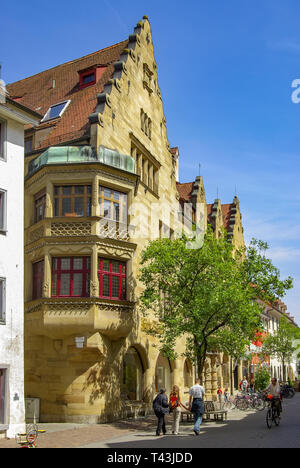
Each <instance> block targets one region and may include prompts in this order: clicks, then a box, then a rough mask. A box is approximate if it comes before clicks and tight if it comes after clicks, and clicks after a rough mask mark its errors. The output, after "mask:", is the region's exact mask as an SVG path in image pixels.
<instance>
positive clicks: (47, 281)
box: [43, 249, 51, 297]
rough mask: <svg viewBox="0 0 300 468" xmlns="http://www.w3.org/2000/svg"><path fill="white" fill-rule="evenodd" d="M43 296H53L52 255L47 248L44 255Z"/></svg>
mask: <svg viewBox="0 0 300 468" xmlns="http://www.w3.org/2000/svg"><path fill="white" fill-rule="evenodd" d="M43 297H51V255H50V254H49V251H48V249H46V251H45V256H44V283H43Z"/></svg>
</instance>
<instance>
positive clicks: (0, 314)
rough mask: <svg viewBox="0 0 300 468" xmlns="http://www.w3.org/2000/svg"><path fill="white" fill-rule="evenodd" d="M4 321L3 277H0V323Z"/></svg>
mask: <svg viewBox="0 0 300 468" xmlns="http://www.w3.org/2000/svg"><path fill="white" fill-rule="evenodd" d="M4 323H5V278H0V324H4Z"/></svg>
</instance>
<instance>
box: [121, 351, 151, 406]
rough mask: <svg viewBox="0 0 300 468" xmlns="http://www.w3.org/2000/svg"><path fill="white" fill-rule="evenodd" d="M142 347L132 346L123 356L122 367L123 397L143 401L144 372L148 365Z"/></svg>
mask: <svg viewBox="0 0 300 468" xmlns="http://www.w3.org/2000/svg"><path fill="white" fill-rule="evenodd" d="M141 351H142V347H141V346H138V345H132V346H130V347H129V348H128V349H127V351H126V353H125V354H124V356H123V360H122V367H121V382H120V383H121V398H122V399H123V400H130V401H142V400H143V395H144V385H145V384H144V374H145V370H146V366H147V361H145V355H144V356H143V354H142V353H141Z"/></svg>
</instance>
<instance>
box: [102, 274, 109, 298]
mask: <svg viewBox="0 0 300 468" xmlns="http://www.w3.org/2000/svg"><path fill="white" fill-rule="evenodd" d="M102 295H103V296H105V297H109V276H108V275H103V277H102Z"/></svg>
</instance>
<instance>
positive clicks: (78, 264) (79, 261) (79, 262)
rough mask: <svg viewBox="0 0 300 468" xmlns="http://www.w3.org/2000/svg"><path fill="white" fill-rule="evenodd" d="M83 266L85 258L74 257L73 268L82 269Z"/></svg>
mask: <svg viewBox="0 0 300 468" xmlns="http://www.w3.org/2000/svg"><path fill="white" fill-rule="evenodd" d="M82 268H83V259H82V258H74V259H73V270H81V269H82Z"/></svg>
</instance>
